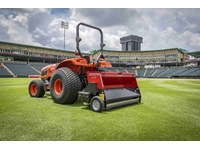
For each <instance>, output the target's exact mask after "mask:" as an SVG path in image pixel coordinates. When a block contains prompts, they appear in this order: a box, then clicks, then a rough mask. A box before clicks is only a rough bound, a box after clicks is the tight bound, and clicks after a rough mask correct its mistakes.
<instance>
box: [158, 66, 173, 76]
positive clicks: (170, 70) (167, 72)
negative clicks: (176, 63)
mask: <svg viewBox="0 0 200 150" xmlns="http://www.w3.org/2000/svg"><path fill="white" fill-rule="evenodd" d="M176 70H177V68H169V69H168V70H166V71H164V72H163V73H161V74H160V75H158V77H159V78H167V77H168V76H167V75H168V74H170V73H172V72H174V71H176Z"/></svg>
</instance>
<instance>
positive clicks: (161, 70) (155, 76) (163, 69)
mask: <svg viewBox="0 0 200 150" xmlns="http://www.w3.org/2000/svg"><path fill="white" fill-rule="evenodd" d="M167 69H168V68H157V70H156V71H155V73H154V74H152V75H151V77H152V78H157V77H158V76H159V75H160V74H161V73H163V72H164V71H166V70H167Z"/></svg>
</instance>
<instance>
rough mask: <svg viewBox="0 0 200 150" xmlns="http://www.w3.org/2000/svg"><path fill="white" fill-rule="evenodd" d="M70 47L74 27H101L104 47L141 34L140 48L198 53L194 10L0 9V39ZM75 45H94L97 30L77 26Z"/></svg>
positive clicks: (198, 11)
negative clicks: (88, 25) (62, 25)
mask: <svg viewBox="0 0 200 150" xmlns="http://www.w3.org/2000/svg"><path fill="white" fill-rule="evenodd" d="M61 21H66V22H68V23H69V28H68V29H66V30H65V50H69V51H75V49H76V42H75V38H76V25H77V24H78V23H80V22H84V23H87V24H91V25H94V26H97V27H99V28H101V29H102V31H103V33H104V43H105V44H106V46H105V47H104V49H106V50H121V44H120V38H121V37H124V36H127V35H138V36H142V37H143V43H142V44H141V50H157V49H169V48H183V49H186V50H188V51H191V52H192V51H200V8H59V7H58V8H26V7H25V8H7V7H5V8H0V41H6V42H12V43H19V44H26V45H34V46H42V47H49V48H55V49H61V50H63V49H64V29H63V28H61ZM80 37H81V39H82V41H81V42H80V49H81V50H82V51H84V52H88V51H90V50H98V49H100V34H99V32H98V31H97V30H94V29H90V28H85V27H83V26H81V27H80Z"/></svg>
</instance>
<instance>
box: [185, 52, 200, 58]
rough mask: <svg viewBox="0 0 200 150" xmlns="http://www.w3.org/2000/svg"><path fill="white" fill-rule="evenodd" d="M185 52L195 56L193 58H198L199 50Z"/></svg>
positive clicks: (199, 56)
mask: <svg viewBox="0 0 200 150" xmlns="http://www.w3.org/2000/svg"><path fill="white" fill-rule="evenodd" d="M187 54H189V55H191V56H193V57H195V58H200V51H196V52H188V53H187Z"/></svg>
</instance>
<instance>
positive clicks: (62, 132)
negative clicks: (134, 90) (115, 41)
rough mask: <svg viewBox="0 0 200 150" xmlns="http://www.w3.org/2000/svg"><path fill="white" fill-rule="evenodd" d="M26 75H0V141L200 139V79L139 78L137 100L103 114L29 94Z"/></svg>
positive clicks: (78, 105) (48, 96)
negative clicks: (140, 100) (139, 101)
mask: <svg viewBox="0 0 200 150" xmlns="http://www.w3.org/2000/svg"><path fill="white" fill-rule="evenodd" d="M31 80H32V79H28V78H0V140H1V141H11V140H12V141H52V140H53V141H188V140H189V141H199V140H200V117H199V116H200V80H171V79H138V84H139V86H140V90H141V94H142V103H141V104H136V105H131V106H126V107H121V108H118V109H113V110H109V111H104V112H102V113H96V112H93V111H92V110H91V109H90V108H88V107H87V106H84V105H82V102H80V101H77V102H76V103H75V104H73V105H59V104H55V103H54V102H53V100H52V99H51V96H50V94H49V93H46V94H45V96H44V98H31V97H30V96H29V94H28V85H29V82H30V81H31Z"/></svg>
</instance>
